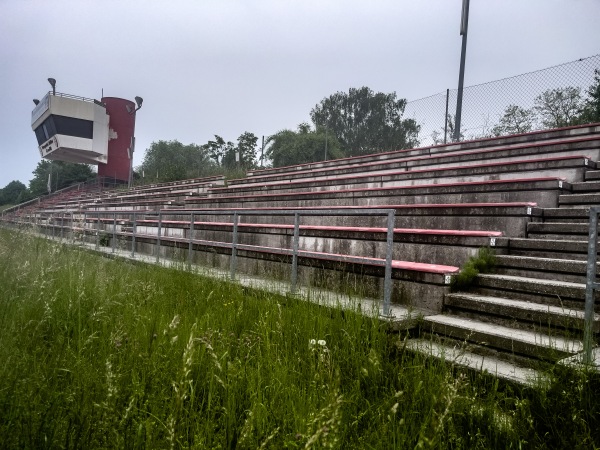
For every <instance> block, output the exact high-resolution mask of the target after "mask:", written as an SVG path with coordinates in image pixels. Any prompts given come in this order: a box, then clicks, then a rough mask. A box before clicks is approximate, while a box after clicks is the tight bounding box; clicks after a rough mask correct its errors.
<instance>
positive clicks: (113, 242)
mask: <svg viewBox="0 0 600 450" xmlns="http://www.w3.org/2000/svg"><path fill="white" fill-rule="evenodd" d="M116 243H117V213H113V237H112V252H113V253H114V252H115V245H116Z"/></svg>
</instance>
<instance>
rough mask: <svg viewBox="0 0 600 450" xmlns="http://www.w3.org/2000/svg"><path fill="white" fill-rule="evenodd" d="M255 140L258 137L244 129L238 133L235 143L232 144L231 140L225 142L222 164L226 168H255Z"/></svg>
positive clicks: (256, 140)
mask: <svg viewBox="0 0 600 450" xmlns="http://www.w3.org/2000/svg"><path fill="white" fill-rule="evenodd" d="M215 137H216V136H215ZM257 142H258V137H257V136H255V135H254V133H250V132H248V131H246V132H244V133H242V134H240V136H239V137H238V138H237V145H235V146H234V145H233V143H231V142H228V143H227V147H226V149H225V151H224V154H223V164H222V165H223V166H224V167H227V168H228V169H234V168H238V167H239V168H244V169H252V168H255V167H256V153H257V150H256V143H257ZM236 155H237V156H236ZM238 158H239V161H238Z"/></svg>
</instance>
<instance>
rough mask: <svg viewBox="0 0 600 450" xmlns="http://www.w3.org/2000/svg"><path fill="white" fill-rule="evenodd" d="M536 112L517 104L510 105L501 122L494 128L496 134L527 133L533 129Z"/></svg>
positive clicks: (493, 131)
mask: <svg viewBox="0 0 600 450" xmlns="http://www.w3.org/2000/svg"><path fill="white" fill-rule="evenodd" d="M534 122H535V112H534V111H532V110H530V109H525V108H522V107H521V106H517V105H508V106H507V107H506V109H505V110H504V114H503V115H502V117H501V118H500V122H499V123H498V125H496V126H495V127H494V128H492V133H493V135H494V136H507V135H510V134H520V133H527V132H529V131H531V130H532V129H533V124H534Z"/></svg>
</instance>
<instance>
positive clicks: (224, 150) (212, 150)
mask: <svg viewBox="0 0 600 450" xmlns="http://www.w3.org/2000/svg"><path fill="white" fill-rule="evenodd" d="M233 147H234V145H233V142H231V141H227V142H225V139H223V138H222V137H221V136H219V135H217V134H215V140H214V141H208V142H207V143H206V144H204V145H203V146H202V148H204V149H205V150H206V151H207V152H208V154H209V156H210V157H211V158H212V160H213V161H214V162H215V164H216V165H217V166H222V165H223V158H224V157H225V155H226V154H228V153H229V152H231V151H232V150H233Z"/></svg>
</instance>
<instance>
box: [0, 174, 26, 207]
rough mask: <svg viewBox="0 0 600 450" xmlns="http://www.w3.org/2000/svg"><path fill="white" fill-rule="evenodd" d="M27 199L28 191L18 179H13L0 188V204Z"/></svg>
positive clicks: (20, 201)
mask: <svg viewBox="0 0 600 450" xmlns="http://www.w3.org/2000/svg"><path fill="white" fill-rule="evenodd" d="M28 199H29V191H28V190H27V186H25V185H24V184H23V183H21V182H20V181H17V180H14V181H11V182H10V183H8V184H7V185H6V186H4V187H3V188H2V189H0V205H16V204H18V203H22V202H24V201H27V200H28Z"/></svg>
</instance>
